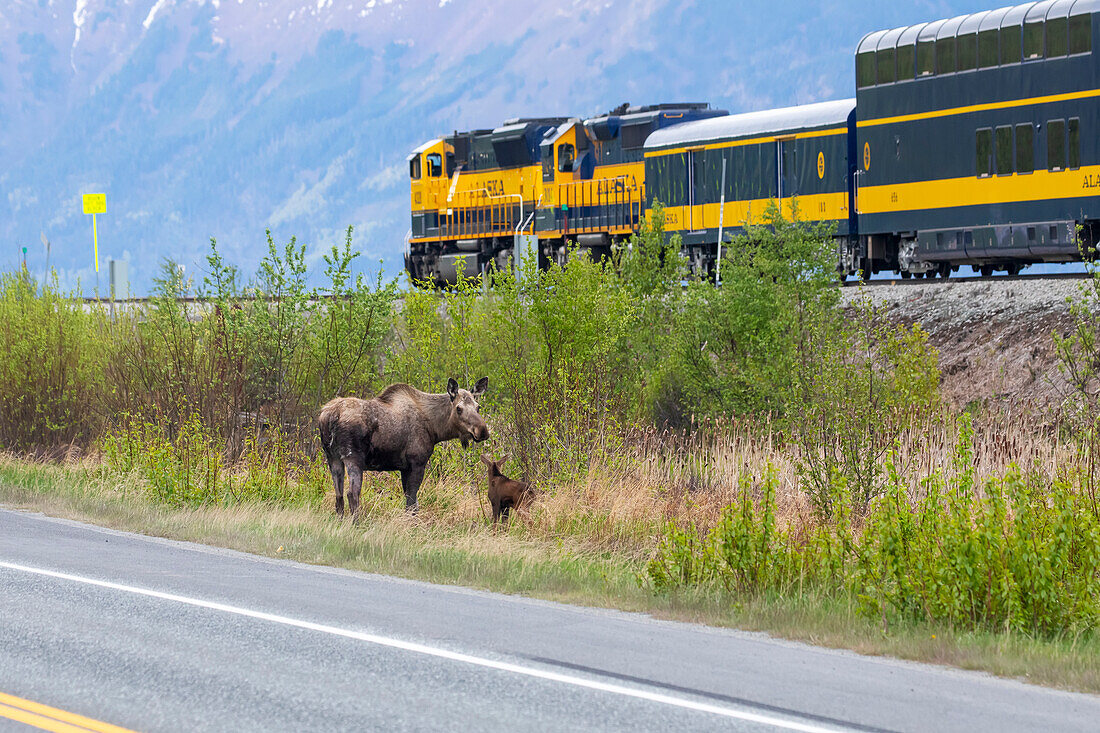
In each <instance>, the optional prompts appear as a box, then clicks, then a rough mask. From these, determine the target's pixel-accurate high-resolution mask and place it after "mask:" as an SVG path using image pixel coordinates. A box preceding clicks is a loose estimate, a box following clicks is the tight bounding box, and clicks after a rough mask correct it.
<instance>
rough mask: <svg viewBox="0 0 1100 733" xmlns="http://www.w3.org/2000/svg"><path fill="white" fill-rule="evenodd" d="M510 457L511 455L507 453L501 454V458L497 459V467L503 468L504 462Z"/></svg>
mask: <svg viewBox="0 0 1100 733" xmlns="http://www.w3.org/2000/svg"><path fill="white" fill-rule="evenodd" d="M511 457H512V456H511V455H509V454H508V453H505V454H504V456H502V457H501V459H500V460H499V461H497V468H503V467H504V464H505V463H507V462H508V459H509V458H511Z"/></svg>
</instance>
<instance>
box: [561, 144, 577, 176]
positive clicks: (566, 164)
mask: <svg viewBox="0 0 1100 733" xmlns="http://www.w3.org/2000/svg"><path fill="white" fill-rule="evenodd" d="M575 156H576V151H575V150H574V148H573V144H572V143H562V144H561V145H559V146H558V173H569V172H570V171H572V170H573V158H574V157H575Z"/></svg>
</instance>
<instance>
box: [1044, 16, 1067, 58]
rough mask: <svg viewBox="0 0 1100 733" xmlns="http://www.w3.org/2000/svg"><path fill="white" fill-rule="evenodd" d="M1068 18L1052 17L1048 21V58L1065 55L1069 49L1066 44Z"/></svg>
mask: <svg viewBox="0 0 1100 733" xmlns="http://www.w3.org/2000/svg"><path fill="white" fill-rule="evenodd" d="M1067 25H1068V19H1066V18H1051V19H1050V20H1048V21H1047V22H1046V26H1047V28H1046V30H1047V58H1048V59H1051V58H1058V57H1059V56H1065V55H1066V53H1067V52H1068V50H1069V46H1068V45H1066V38H1067V32H1068V31H1067V30H1066V27H1067Z"/></svg>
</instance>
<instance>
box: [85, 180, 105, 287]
mask: <svg viewBox="0 0 1100 733" xmlns="http://www.w3.org/2000/svg"><path fill="white" fill-rule="evenodd" d="M84 213H85V214H91V215H92V257H93V258H94V261H95V271H96V272H99V230H98V228H97V227H96V223H95V215H96V214H106V213H107V194H105V193H86V194H84Z"/></svg>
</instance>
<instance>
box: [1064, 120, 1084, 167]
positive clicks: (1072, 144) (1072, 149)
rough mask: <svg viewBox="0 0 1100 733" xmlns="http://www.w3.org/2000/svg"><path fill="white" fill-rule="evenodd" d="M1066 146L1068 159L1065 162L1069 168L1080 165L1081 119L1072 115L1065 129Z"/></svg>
mask: <svg viewBox="0 0 1100 733" xmlns="http://www.w3.org/2000/svg"><path fill="white" fill-rule="evenodd" d="M1066 133H1067V134H1066V147H1067V148H1069V150H1068V152H1069V155H1068V156H1067V157H1068V158H1069V160H1067V161H1066V162H1067V163H1068V164H1069V168H1070V169H1071V170H1072V169H1073V168H1080V167H1081V120H1080V119H1079V118H1077V117H1073V118H1071V119H1070V121H1069V126H1068V128H1067V130H1066Z"/></svg>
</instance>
